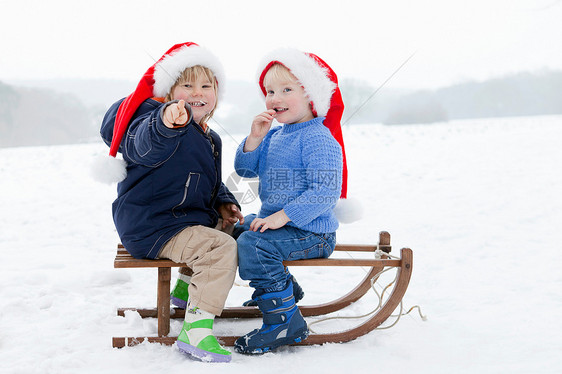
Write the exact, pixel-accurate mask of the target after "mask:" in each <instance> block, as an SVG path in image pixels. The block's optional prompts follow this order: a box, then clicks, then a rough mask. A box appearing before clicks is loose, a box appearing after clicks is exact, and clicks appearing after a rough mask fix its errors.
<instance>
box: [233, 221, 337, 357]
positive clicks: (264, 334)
mask: <svg viewBox="0 0 562 374" xmlns="http://www.w3.org/2000/svg"><path fill="white" fill-rule="evenodd" d="M334 248H335V233H331V234H315V233H311V232H307V231H304V230H300V229H297V228H294V227H290V226H286V227H282V228H280V229H277V230H266V231H265V232H263V233H260V232H253V231H247V232H244V233H242V234H241V235H240V237H239V238H238V258H239V272H240V277H241V278H242V279H246V280H250V286H252V287H254V288H256V291H255V292H254V295H253V297H252V298H253V299H254V300H255V301H256V303H257V305H258V307H259V308H260V310H261V311H262V313H263V316H264V317H263V325H262V327H261V328H260V329H256V330H254V331H252V332H250V333H248V334H246V335H244V336H242V337H240V338H239V339H237V340H236V343H235V348H236V350H237V351H239V352H241V353H251V354H253V353H263V352H267V351H269V350H272V349H275V348H277V347H279V346H281V345H285V344H291V343H293V342H298V341H301V340H303V339H305V338H306V337H307V336H308V328H307V325H306V322H305V320H304V318H303V317H302V314H301V313H300V310H299V309H298V307H297V306H296V304H295V298H294V296H293V293H294V290H293V282H292V280H291V275H290V274H289V272H288V271H285V267H284V266H283V261H284V260H298V259H306V258H323V257H328V256H330V254H331V253H332V252H333V250H334Z"/></svg>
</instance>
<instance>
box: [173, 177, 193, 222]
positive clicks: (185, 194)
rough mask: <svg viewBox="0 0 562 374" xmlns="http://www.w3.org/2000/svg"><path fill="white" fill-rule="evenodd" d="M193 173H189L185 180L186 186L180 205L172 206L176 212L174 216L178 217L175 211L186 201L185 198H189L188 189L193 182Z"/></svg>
mask: <svg viewBox="0 0 562 374" xmlns="http://www.w3.org/2000/svg"><path fill="white" fill-rule="evenodd" d="M192 175H193V173H189V175H188V176H187V181H186V182H185V187H184V189H183V198H182V200H181V201H180V203H179V204H178V205H176V206H175V207H173V208H172V212H173V213H174V217H178V216H177V215H176V213H175V210H176V208H179V207H180V206H181V205H182V204H183V203H185V199H186V198H187V191H188V189H189V184H190V183H191V176H192ZM184 215H185V214H184Z"/></svg>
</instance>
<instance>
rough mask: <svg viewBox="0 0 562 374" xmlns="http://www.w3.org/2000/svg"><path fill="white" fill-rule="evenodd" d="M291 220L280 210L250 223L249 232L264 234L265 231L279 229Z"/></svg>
mask: <svg viewBox="0 0 562 374" xmlns="http://www.w3.org/2000/svg"><path fill="white" fill-rule="evenodd" d="M290 220H291V219H290V218H289V217H287V214H285V211H284V210H283V209H281V210H280V211H278V212H276V213H273V214H272V215H270V216H268V217H265V218H255V219H254V220H253V221H252V223H251V224H250V230H251V231H258V230H260V227H261V230H260V232H264V231H265V230H267V229H271V230H275V229H278V228H280V227H283V226H285V224H286V223H287V222H289V221H290Z"/></svg>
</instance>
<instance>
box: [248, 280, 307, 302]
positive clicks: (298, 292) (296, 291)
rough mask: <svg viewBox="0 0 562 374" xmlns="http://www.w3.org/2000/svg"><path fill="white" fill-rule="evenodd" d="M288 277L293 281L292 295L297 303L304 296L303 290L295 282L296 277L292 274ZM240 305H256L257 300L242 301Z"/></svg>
mask: <svg viewBox="0 0 562 374" xmlns="http://www.w3.org/2000/svg"><path fill="white" fill-rule="evenodd" d="M289 279H290V280H291V282H293V296H294V297H295V303H298V302H299V301H301V300H302V298H303V297H304V291H303V290H302V287H301V286H300V284H298V283H297V280H296V278H295V277H294V276H293V275H292V274H291V277H290V278H289ZM242 306H258V302H257V301H256V300H254V299H250V300H247V301H244V302H243V303H242Z"/></svg>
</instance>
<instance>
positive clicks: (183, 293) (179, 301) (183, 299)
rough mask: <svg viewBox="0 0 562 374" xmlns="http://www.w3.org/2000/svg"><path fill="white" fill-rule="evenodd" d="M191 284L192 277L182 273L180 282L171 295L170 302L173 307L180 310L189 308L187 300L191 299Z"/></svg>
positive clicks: (179, 277)
mask: <svg viewBox="0 0 562 374" xmlns="http://www.w3.org/2000/svg"><path fill="white" fill-rule="evenodd" d="M190 283H191V277H190V276H189V275H185V274H182V273H179V274H178V280H177V281H176V285H175V286H174V289H173V290H172V293H171V294H170V300H171V301H172V305H175V306H177V307H178V308H181V309H185V308H186V307H187V299H188V298H189V290H188V288H189V284H190Z"/></svg>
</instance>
